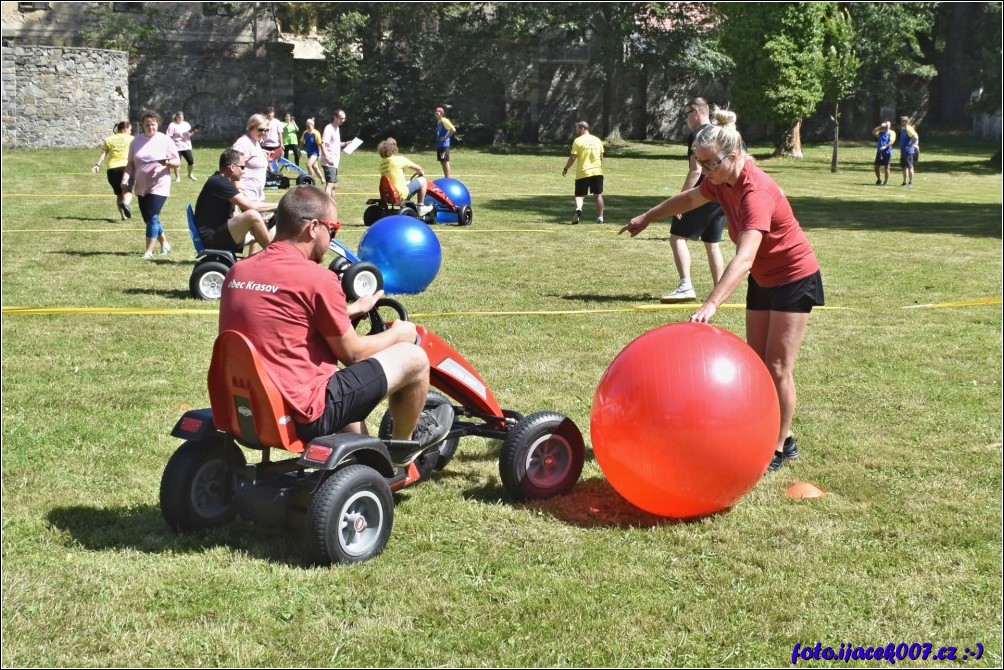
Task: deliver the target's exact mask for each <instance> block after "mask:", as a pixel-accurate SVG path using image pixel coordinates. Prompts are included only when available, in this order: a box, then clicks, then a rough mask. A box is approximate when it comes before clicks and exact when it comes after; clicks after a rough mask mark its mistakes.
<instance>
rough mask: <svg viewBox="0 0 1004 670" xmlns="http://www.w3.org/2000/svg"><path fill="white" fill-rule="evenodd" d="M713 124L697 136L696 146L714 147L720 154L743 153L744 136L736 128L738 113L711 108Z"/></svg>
mask: <svg viewBox="0 0 1004 670" xmlns="http://www.w3.org/2000/svg"><path fill="white" fill-rule="evenodd" d="M710 117H711V125H707V126H705V127H704V128H703V129H701V131H700V132H699V133H697V137H696V138H694V146H699V147H702V148H705V149H707V148H714V149H715V151H716V152H717V153H718V155H719V156H728V155H729V154H732V153H734V154H736V155H737V156H740V155H742V153H743V137H742V135H740V134H739V131H738V130H736V113H735V112H733V111H732V110H729V109H721V108H719V107H715V108H714V109H712V110H711V114H710Z"/></svg>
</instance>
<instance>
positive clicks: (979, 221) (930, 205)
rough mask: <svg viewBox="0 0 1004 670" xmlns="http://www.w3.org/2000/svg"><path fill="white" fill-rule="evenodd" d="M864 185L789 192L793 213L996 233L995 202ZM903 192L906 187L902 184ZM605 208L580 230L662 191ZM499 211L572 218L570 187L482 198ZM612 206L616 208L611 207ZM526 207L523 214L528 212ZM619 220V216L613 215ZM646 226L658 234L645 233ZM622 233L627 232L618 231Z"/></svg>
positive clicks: (807, 224) (839, 226) (831, 224)
mask: <svg viewBox="0 0 1004 670" xmlns="http://www.w3.org/2000/svg"><path fill="white" fill-rule="evenodd" d="M864 184H865V182H863V186H862V188H864ZM868 188H869V189H872V190H873V191H874V193H875V197H876V200H870V201H861V200H850V201H848V200H837V199H834V198H814V197H790V198H789V201H790V202H791V206H792V208H793V209H794V211H795V216H796V217H797V218H798V220H799V222H800V223H801V224H802V227H803V228H804V229H805V230H814V229H819V230H870V231H883V230H888V231H891V232H914V233H936V234H950V235H965V236H968V237H994V238H999V237H1000V236H1001V229H1000V204H999V203H998V204H992V203H990V204H983V203H967V202H897V201H890V200H888V194H889V191H890V189H899V188H900V187H899V186H895V187H894V186H889V187H887V188H885V189H881V188H877V187H876V186H875V184H874V182H873V181H871V182H868ZM903 191H904V192H907V191H908V190H907V189H903ZM908 192H909V193H911V194H918V195H922V189H920V188H918V187H916V186H915V187H914V189H913V190H911V191H908ZM604 195H605V198H606V205H607V210H608V223H605V224H603V225H602V226H599V225H597V224H595V223H583V224H581V225H580V226H579V228H582V229H583V230H586V229H589V230H596V229H599V228H608V229H610V230H612V232H614V233H616V232H617V230H619V229H620V227H619V226H615V225H613V224H612V223H610V222H609V221H612V220H613V216H619V217H622V218H623V219H624V223H627V221H628V220H629V219H630V217H631V216H635V215H636V214H641V213H642V212H645V211H647V210H648V209H650V208H651V207H653V206H654V205H656V204H658V203H660V202H662V200H664V199H665V198H666V197H667V196H666V195H659V194H653V195H652V196H618V195H616V194H610V193H607V194H604ZM591 200H592V196H589V197H588V198H587V200H586V207H585V208H584V211H583V213H584V215H586V216H585V217H584V219H585V221H590V220H591V219H590V218H589V215H590V214H591V213H592V211H593V210H592V202H591ZM482 206H484V207H487V208H491V209H494V210H498V211H503V212H504V211H509V212H513V214H514V217H516V218H517V219H518V217H519V216H521V215H522V216H524V217H526V218H530V219H533V220H543V221H544V222H545V223H547V222H554V223H567V222H569V221H571V215H572V209H573V208H572V195H571V191H570V190H569V193H568V194H567V197H564V196H554V197H550V196H549V197H539V196H524V197H507V198H506V199H493V200H487V201H485V202H484V204H483V205H482ZM610 210H615V211H616V214H613V212H612V211H610ZM528 212H529V213H530V215H529V216H527V213H528ZM618 220H619V219H618ZM665 224H666V222H665V221H658V222H655V223H653V224H651V225H650V226H649V228H648V230H647V231H646V232H645V233H642V237H641V238H638V239H640V240H649V239H651V240H660V241H664V240H665V239H666V238H665V237H664V236H663V235H664V233H665V231H664V229H662V228H661V227H662V226H665ZM650 232H655V233H657V235H658V236H651V237H650V236H649V233H650ZM623 237H626V234H625V235H624V236H623Z"/></svg>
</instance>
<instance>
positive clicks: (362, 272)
mask: <svg viewBox="0 0 1004 670" xmlns="http://www.w3.org/2000/svg"><path fill="white" fill-rule="evenodd" d="M381 289H383V273H382V272H380V268H378V267H377V266H376V265H374V264H373V263H369V262H367V261H359V262H358V263H352V264H351V265H349V266H348V268H346V269H345V271H344V272H343V273H342V291H343V292H344V293H345V297H346V298H348V299H349V300H350V301H355V300H358V299H359V298H364V297H366V296H369V295H373V294H374V293H376V292H377V291H379V290H381Z"/></svg>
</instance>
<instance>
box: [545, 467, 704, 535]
mask: <svg viewBox="0 0 1004 670" xmlns="http://www.w3.org/2000/svg"><path fill="white" fill-rule="evenodd" d="M526 506H527V507H530V508H532V509H537V510H540V511H542V512H545V513H547V514H550V515H551V516H553V517H554V518H555V519H558V520H559V521H563V522H564V523H567V524H570V525H573V526H578V527H580V528H654V527H656V526H666V525H673V524H681V523H682V524H686V523H692V522H693V521H696V520H697V519H670V518H667V517H661V516H657V515H655V514H649V513H648V512H646V511H644V510H642V509H639V508H637V507H635V506H634V505H632V504H631V503H629V502H628V501H627V500H625V499H624V498H623V497H621V495H620V494H619V493H617V491H615V490H614V488H613V487H612V486H611V485H610V482H608V481H607V480H606V479H599V478H597V479H589V480H587V481H584V482H579V484H578V485H576V487H575V488H574V489H572V491H571V492H570V493H569V494H568V495H564V496H559V497H557V498H550V499H548V500H537V501H533V502H529V503H526ZM702 518H703V517H702Z"/></svg>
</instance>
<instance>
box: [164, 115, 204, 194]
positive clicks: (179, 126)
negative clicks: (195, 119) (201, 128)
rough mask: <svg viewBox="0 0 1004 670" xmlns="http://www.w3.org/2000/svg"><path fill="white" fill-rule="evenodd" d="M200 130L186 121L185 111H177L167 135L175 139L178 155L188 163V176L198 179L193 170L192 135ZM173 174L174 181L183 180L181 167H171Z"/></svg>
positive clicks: (194, 179) (193, 179)
mask: <svg viewBox="0 0 1004 670" xmlns="http://www.w3.org/2000/svg"><path fill="white" fill-rule="evenodd" d="M196 132H198V128H195V127H193V126H192V125H191V124H190V123H188V121H185V113H184V112H182V111H180V110H179V111H177V112H175V113H174V120H173V121H172V122H171V123H169V124H168V125H167V133H166V135H167V136H168V137H170V138H171V139H172V140H174V146H176V147H178V155H179V156H181V157H182V158H184V159H185V162H186V163H188V178H189V179H191V180H192V181H197V180H196V178H195V175H194V174H193V173H192V170H193V169H194V168H195V155H194V154H193V153H192V135H194V134H195V133H196ZM171 175H172V176H173V177H174V181H176V182H178V181H181V169H180V167H177V168H171Z"/></svg>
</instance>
